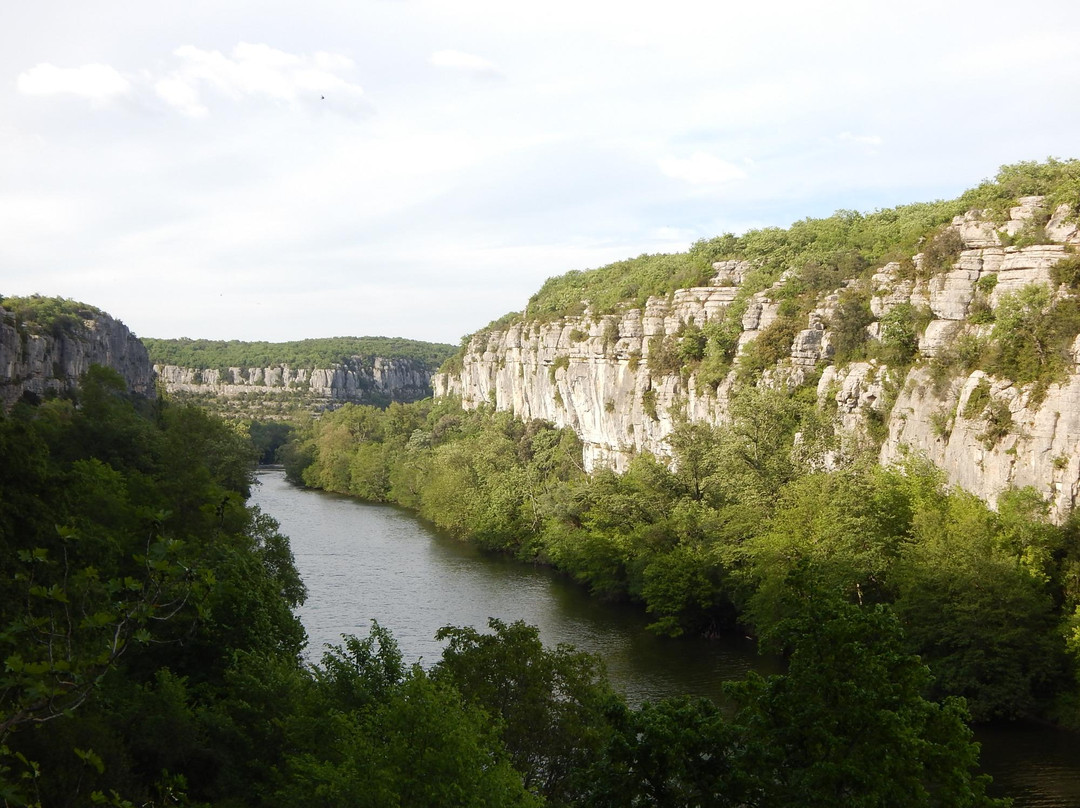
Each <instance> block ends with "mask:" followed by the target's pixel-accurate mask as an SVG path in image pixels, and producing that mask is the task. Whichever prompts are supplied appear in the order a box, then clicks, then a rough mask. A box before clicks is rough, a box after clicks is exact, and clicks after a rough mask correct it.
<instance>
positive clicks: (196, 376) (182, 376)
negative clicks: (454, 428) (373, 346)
mask: <svg viewBox="0 0 1080 808" xmlns="http://www.w3.org/2000/svg"><path fill="white" fill-rule="evenodd" d="M154 370H155V371H156V372H157V376H158V379H159V380H160V382H161V384H162V386H163V388H164V389H165V390H166V392H169V393H172V394H181V395H200V396H214V397H218V398H223V399H229V398H239V397H246V396H252V395H255V396H265V397H271V398H273V397H282V396H284V395H287V394H295V396H297V397H299V398H302V399H303V400H304V401H305V402H306V403H307V404H309V405H311V406H313V407H314V408H316V409H325V408H326V407H333V406H335V405H339V404H344V403H354V404H360V403H367V404H370V403H386V402H387V401H416V400H418V399H421V398H426V397H428V396H430V395H431V370H430V369H429V368H428V367H427V366H426V365H425V364H424V363H423V362H420V361H416V360H412V359H390V358H385V357H373V358H366V357H353V358H351V359H348V360H345V361H343V362H341V363H337V364H334V365H333V366H331V367H327V368H301V367H290V366H289V365H286V364H282V365H273V366H271V367H265V368H239V367H234V368H227V369H225V370H218V369H216V368H207V369H197V368H185V367H177V366H176V365H155V366H154Z"/></svg>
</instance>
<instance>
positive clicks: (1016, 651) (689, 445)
mask: <svg viewBox="0 0 1080 808" xmlns="http://www.w3.org/2000/svg"><path fill="white" fill-rule="evenodd" d="M732 414H733V421H732V422H731V423H730V424H729V425H726V426H724V427H720V428H714V427H709V426H706V425H702V424H691V423H685V424H682V425H680V426H678V428H677V429H676V430H675V432H674V434H673V435H672V438H671V446H672V450H673V452H674V454H675V457H676V460H677V464H676V467H675V468H676V470H674V471H673V470H672V469H670V468H669V467H668V466H667V465H665V464H663V463H661V462H659V461H657V460H656V459H654V458H652V457H651V456H649V455H640V456H638V457H636V458H634V459H633V461H632V462H631V463H630V466H629V468H628V469H627V471H626V472H625V473H624V474H621V475H619V474H615V473H613V472H610V471H604V470H599V471H596V472H594V473H593V474H591V475H586V474H585V473H584V472H583V471H582V469H581V467H580V445H579V443H578V442H577V439H576V438H575V437H574V435H573V433H572V432H570V431H569V430H559V429H555V428H554V427H552V426H551V425H549V424H545V423H541V422H533V423H529V424H525V423H522V422H520V421H517V420H515V419H514V418H512V417H511V416H510V415H509V414H507V413H496V412H491V411H490V410H489V409H487V408H480V409H479V410H472V411H463V410H461V409H460V408H459V407H457V406H456V405H454V404H453V403H451V402H447V401H443V402H439V403H432V402H420V403H418V404H414V405H407V406H405V405H393V406H392V407H391V408H389V409H388V410H386V411H385V412H382V411H378V410H375V409H373V408H364V407H345V408H342V409H341V410H339V411H337V412H335V413H332V414H327V415H325V416H323V417H322V418H321V419H320V420H319V421H318V422H317V423H316V422H312V423H309V424H308V425H307V426H306V427H305V428H304V429H303V430H302V432H301V435H300V437H299V439H298V440H297V441H296V442H295V443H294V444H293V445H292V447H291V457H292V458H293V460H292V462H291V463H290V464H288V466H287V468H288V471H289V474H290V475H291V476H292V478H293V479H295V480H301V481H303V482H306V483H307V484H309V485H314V486H317V487H324V488H328V489H330V490H336V491H340V492H343V493H351V494H354V495H358V496H362V497H365V498H368V499H375V500H380V501H390V502H398V503H400V504H403V505H406V506H408V507H412V508H415V509H416V510H417V511H418V512H419V513H420V514H421V515H422V516H424V517H425V518H427V519H429V520H431V521H433V522H434V523H435V524H437V525H439V526H440V527H442V528H444V529H447V530H449V531H451V532H452V533H454V534H455V535H457V536H458V537H460V538H463V539H467V540H470V541H474V542H476V543H477V544H479V545H480V546H482V547H485V548H488V549H493V550H499V551H504V552H510V553H513V554H516V555H517V556H518V557H520V558H522V559H525V560H529V561H540V562H542V563H550V564H553V565H554V566H556V567H557V568H559V569H561V570H563V571H565V572H566V573H568V574H569V575H572V576H573V577H574V578H576V579H577V580H579V581H580V582H581V583H583V584H584V585H586V586H588V587H589V588H590V589H591V590H592V591H593V592H594V593H595V594H597V595H598V596H601V597H610V598H627V599H631V600H636V601H638V602H640V603H642V604H643V606H644V607H645V608H646V609H647V610H648V611H649V613H650V614H652V615H653V616H654V618H655V622H654V623H653V629H654V630H656V631H659V632H661V633H665V634H669V635H679V634H682V633H685V632H691V633H706V634H707V633H710V632H716V631H723V630H728V629H731V628H733V627H735V626H736V625H741V626H742V627H744V628H749V629H750V630H752V631H754V632H756V633H758V634H767V633H768V632H770V631H771V630H772V629H773V628H774V627H775V626H776V625H778V624H779V623H780V622H782V621H784V620H787V619H790V618H791V617H793V615H791V614H790V613H789V612H788V609H789V608H790V607H791V600H790V598H789V597H788V595H789V588H790V585H789V582H788V575H789V574H790V573H791V571H792V570H793V569H795V568H797V567H798V566H799V565H801V564H809V565H811V566H812V568H813V569H814V572H815V574H816V575H818V576H820V578H821V580H822V581H823V583H824V584H825V585H827V587H828V588H830V589H835V590H837V591H840V592H842V593H843V595H844V596H845V597H846V598H847V599H848V600H850V601H851V602H852V603H855V604H859V605H861V606H863V607H867V608H869V607H872V606H874V605H876V604H889V605H891V606H892V607H893V608H894V610H895V613H896V615H897V616H898V618H899V619H900V621H901V624H902V626H903V628H904V636H905V642H906V643H907V645H906V649H907V651H909V652H911V653H918V654H920V655H922V657H923V658H924V660H925V661H926V662H927V663H928V664H930V666H931V669H932V670H933V673H934V676H935V684H934V685H933V688H934V689H933V691H932V692H933V693H934V694H936V695H937V696H938V697H944V696H949V695H957V696H964V697H966V698H967V699H968V703H969V708H970V709H971V711H972V714H973V715H974V716H975V717H976V718H978V719H980V720H985V719H990V718H994V717H1015V716H1019V715H1031V714H1036V715H1042V716H1052V717H1056V718H1058V719H1060V720H1063V721H1065V722H1067V723H1076V722H1077V720H1078V719H1077V715H1076V713H1075V710H1074V708H1072V707H1070V706H1069V705H1070V704H1071V703H1074V698H1075V694H1076V693H1077V680H1076V669H1077V657H1076V652H1075V650H1073V651H1070V648H1073V649H1075V647H1076V645H1077V644H1076V643H1075V642H1072V640H1071V637H1072V634H1071V633H1070V632H1073V628H1072V626H1073V623H1072V622H1071V620H1072V618H1073V615H1074V614H1075V613H1077V606H1078V605H1080V592H1078V591H1077V588H1076V586H1075V583H1074V580H1075V570H1076V568H1077V565H1078V564H1080V545H1078V544H1077V538H1076V535H1077V534H1076V528H1075V526H1074V525H1073V524H1072V523H1068V524H1066V525H1063V526H1055V525H1052V524H1050V523H1049V522H1048V521H1046V518H1045V514H1044V509H1043V508H1042V507H1041V504H1040V503H1041V500H1040V499H1039V497H1038V496H1037V495H1035V494H1034V493H1033V492H1018V493H1016V494H1013V495H1007V496H1005V497H1003V499H1002V504H1001V507H1000V509H999V511H998V512H994V511H992V510H990V509H989V508H988V507H987V506H986V505H985V504H984V503H982V502H981V501H979V500H978V499H976V498H975V497H973V496H970V495H968V494H965V493H963V492H955V491H949V490H948V489H947V488H946V486H945V484H944V481H943V478H942V477H941V475H940V473H938V472H937V471H936V470H934V469H933V468H932V467H930V466H928V465H923V464H919V463H916V462H914V461H912V462H911V463H909V464H908V465H907V466H906V467H904V468H894V469H882V468H880V467H878V465H877V464H876V463H875V462H873V459H872V458H871V457H869V456H868V455H860V454H859V453H858V452H857V451H856V452H849V453H848V454H847V455H846V456H842V457H844V458H846V459H844V466H843V468H842V469H841V470H839V471H835V472H829V473H826V472H822V471H818V470H816V469H815V468H814V466H813V464H812V462H810V461H811V459H812V458H813V457H814V455H815V452H816V450H817V449H819V448H822V447H824V448H829V443H828V442H829V440H830V436H829V435H828V433H827V430H822V429H821V425H820V422H819V417H818V416H817V414H816V413H815V412H814V410H813V407H812V406H810V405H805V404H800V402H799V401H798V400H797V399H793V398H789V397H787V396H786V395H785V394H784V393H783V392H780V391H765V390H759V389H756V388H753V389H749V390H747V391H745V392H744V393H743V394H742V395H741V396H740V397H738V398H736V399H735V401H734V402H733V405H732ZM796 431H798V432H799V433H800V434H801V435H802V440H801V442H800V443H799V444H798V445H796V444H794V443H793V441H792V440H791V436H792V435H793V433H795V432H796ZM815 442H817V443H815ZM812 443H814V444H815V445H811V444H812ZM1067 640H1068V641H1069V642H1072V645H1067Z"/></svg>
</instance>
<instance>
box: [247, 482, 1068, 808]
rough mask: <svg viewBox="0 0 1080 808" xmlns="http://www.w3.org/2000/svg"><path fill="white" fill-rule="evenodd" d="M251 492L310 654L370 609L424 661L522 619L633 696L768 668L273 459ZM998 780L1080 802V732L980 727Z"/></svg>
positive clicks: (1042, 802)
mask: <svg viewBox="0 0 1080 808" xmlns="http://www.w3.org/2000/svg"><path fill="white" fill-rule="evenodd" d="M259 480H260V482H261V485H259V486H257V487H256V488H255V491H254V494H253V496H252V501H253V503H254V504H256V505H258V506H259V507H261V508H262V509H263V511H265V512H266V513H268V514H270V515H271V516H273V517H274V518H275V519H277V520H278V521H279V522H280V523H281V528H282V531H283V532H284V533H285V534H287V535H288V536H289V537H290V539H291V541H292V549H293V554H294V555H295V557H296V566H297V568H298V569H299V571H300V574H301V575H302V576H303V578H304V581H305V583H306V584H307V587H308V600H307V603H305V604H304V606H303V607H302V608H301V609H300V612H299V615H300V618H301V620H302V621H303V623H304V626H305V628H306V629H307V632H308V636H309V637H310V648H309V655H310V656H311V657H312V658H314V659H317V658H318V657H319V655H320V654H321V652H322V651H321V649H322V648H323V647H324V645H325V644H328V643H332V644H338V643H340V641H341V635H342V634H356V635H359V636H366V634H367V632H368V628H369V627H370V625H371V621H372V620H377V621H378V622H379V623H380V624H382V625H383V626H384V627H386V628H388V629H390V630H391V631H392V633H393V635H394V637H395V638H396V639H397V641H398V643H399V644H400V646H401V650H402V653H403V654H404V656H405V659H406V661H407V662H413V661H421V662H422V663H424V664H429V663H432V662H434V661H436V660H437V659H438V657H439V656H440V654H441V653H442V645H441V643H438V642H437V641H436V640H435V637H434V635H435V632H436V631H437V630H438V629H439V628H440V627H442V626H445V625H457V626H465V625H469V626H475V627H477V628H480V629H483V628H485V627H486V625H487V620H488V618H489V617H498V618H500V619H502V620H504V621H506V622H511V621H514V620H525V621H526V622H529V623H532V624H533V625H536V626H538V627H539V629H540V636H541V637H542V639H543V640H544V642H545V643H547V644H548V645H555V644H557V643H569V644H571V645H574V646H575V647H577V648H579V649H581V650H585V651H591V652H593V653H596V654H599V655H600V656H601V657H602V658H603V659H604V661H605V662H606V664H607V668H608V674H609V676H610V678H611V680H612V682H613V683H614V684H615V686H616V687H617V688H619V689H620V690H621V691H622V692H623V693H624V694H625V695H626V696H627V697H628V698H629V699H630V700H631V701H635V702H637V701H641V700H643V699H658V698H663V697H664V696H670V695H676V694H680V693H691V694H696V695H706V696H714V697H715V696H717V695H718V693H719V689H720V683H721V682H722V681H724V680H729V679H739V678H741V677H742V676H743V675H744V674H745V673H746V672H747V671H748V670H757V671H759V672H762V673H768V672H770V671H771V670H773V669H774V664H775V663H773V662H771V661H770V660H768V659H766V658H762V657H759V656H758V655H757V653H756V650H755V647H754V644H753V643H752V642H751V641H750V640H747V639H745V638H742V637H731V638H728V639H725V640H723V641H715V640H714V641H706V640H678V641H673V640H664V639H661V638H658V637H654V636H652V635H650V634H649V633H648V632H646V631H645V625H646V623H647V622H648V620H647V618H646V617H645V616H644V615H642V614H641V613H640V612H639V611H638V610H637V609H635V608H632V607H627V606H620V605H613V604H604V603H599V602H597V601H595V600H593V599H591V598H589V597H588V596H587V595H586V594H585V593H584V592H583V591H582V590H581V588H580V587H577V586H576V585H574V584H573V583H571V582H568V581H566V580H565V579H563V578H561V577H559V576H557V575H555V574H553V573H552V572H550V571H548V570H545V569H541V568H534V567H529V566H525V565H522V564H518V563H516V562H513V561H508V560H500V559H493V558H490V557H488V556H484V555H481V554H480V553H479V552H478V551H476V550H475V549H473V548H471V547H469V546H467V545H464V544H462V543H460V542H457V541H455V540H453V539H451V538H449V537H447V536H443V535H440V534H439V533H438V532H437V531H435V530H433V529H431V528H430V527H429V526H428V525H425V524H424V523H422V522H420V521H419V520H418V519H416V518H415V517H414V516H412V515H411V514H409V513H408V512H406V511H402V510H399V509H396V508H392V507H389V506H379V505H367V504H364V503H359V502H357V501H355V500H352V499H349V498H347V497H341V496H336V495H333V494H325V493H321V492H316V491H305V490H302V489H299V488H295V487H293V486H291V485H289V484H288V483H286V482H285V479H284V476H283V474H282V473H281V472H280V471H276V470H266V471H262V472H260V474H259ZM979 740H980V741H981V742H982V743H983V761H984V763H985V765H986V768H987V770H988V771H989V772H990V773H991V774H992V775H993V776H994V780H995V785H996V788H995V792H996V793H999V794H1000V793H1007V794H1010V795H1011V796H1013V797H1015V798H1016V803H1015V804H1016V806H1018V808H1030V807H1032V806H1050V807H1052V808H1073V806H1080V736H1076V735H1073V734H1071V733H1063V732H1058V731H1054V730H1047V729H1044V728H1031V727H1027V728H1017V727H1009V728H1007V729H986V730H980V733H979Z"/></svg>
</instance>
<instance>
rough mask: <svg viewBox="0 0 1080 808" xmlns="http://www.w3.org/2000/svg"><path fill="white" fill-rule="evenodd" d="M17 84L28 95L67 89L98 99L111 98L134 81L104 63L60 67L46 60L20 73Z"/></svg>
mask: <svg viewBox="0 0 1080 808" xmlns="http://www.w3.org/2000/svg"><path fill="white" fill-rule="evenodd" d="M16 86H17V87H18V90H19V92H20V93H23V94H24V95H60V94H64V93H67V94H70V95H78V96H82V97H83V98H88V99H90V100H91V101H98V102H102V101H108V100H109V99H111V98H115V97H116V96H120V95H126V94H127V93H128V92H130V91H131V83H130V82H129V81H128V80H127V79H125V78H124V77H123V76H122V75H120V73H119V72H117V70H116V69H115V68H112V67H109V66H108V65H101V64H88V65H82V66H81V67H56V65H51V64H48V63H42V64H39V65H36V66H35V67H32V68H30V69H29V70H27V71H24V72H23V73H20V74H19V78H18V79H17V81H16Z"/></svg>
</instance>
